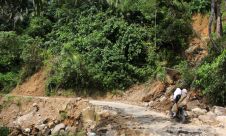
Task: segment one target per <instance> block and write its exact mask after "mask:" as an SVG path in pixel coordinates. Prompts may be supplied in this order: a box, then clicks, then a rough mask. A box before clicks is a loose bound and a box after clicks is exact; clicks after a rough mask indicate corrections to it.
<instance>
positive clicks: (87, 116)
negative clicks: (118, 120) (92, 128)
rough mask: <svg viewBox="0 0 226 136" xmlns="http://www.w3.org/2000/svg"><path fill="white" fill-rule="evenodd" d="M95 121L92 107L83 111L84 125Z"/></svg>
mask: <svg viewBox="0 0 226 136" xmlns="http://www.w3.org/2000/svg"><path fill="white" fill-rule="evenodd" d="M94 120H95V111H94V109H93V108H91V107H87V108H86V109H84V110H83V111H82V121H83V122H84V123H86V122H89V121H94Z"/></svg>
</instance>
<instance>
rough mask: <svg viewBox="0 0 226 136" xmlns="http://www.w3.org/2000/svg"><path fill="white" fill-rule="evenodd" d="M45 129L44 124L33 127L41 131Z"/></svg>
mask: <svg viewBox="0 0 226 136" xmlns="http://www.w3.org/2000/svg"><path fill="white" fill-rule="evenodd" d="M45 127H46V125H45V124H41V125H37V126H35V128H37V129H38V130H43V129H44V128H45Z"/></svg>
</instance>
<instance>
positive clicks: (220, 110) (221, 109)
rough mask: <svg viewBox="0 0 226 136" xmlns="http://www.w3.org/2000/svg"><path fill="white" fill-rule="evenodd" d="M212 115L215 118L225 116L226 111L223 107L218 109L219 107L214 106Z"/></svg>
mask: <svg viewBox="0 0 226 136" xmlns="http://www.w3.org/2000/svg"><path fill="white" fill-rule="evenodd" d="M213 108H214V113H215V114H216V115H217V116H224V115H226V109H225V108H224V107H220V106H214V107H213Z"/></svg>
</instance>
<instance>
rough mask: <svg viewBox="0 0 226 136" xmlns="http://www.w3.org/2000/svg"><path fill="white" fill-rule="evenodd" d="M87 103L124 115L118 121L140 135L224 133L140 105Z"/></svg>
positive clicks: (218, 129) (168, 135)
mask: <svg viewBox="0 0 226 136" xmlns="http://www.w3.org/2000/svg"><path fill="white" fill-rule="evenodd" d="M89 103H91V104H92V105H93V106H96V107H101V108H103V109H108V110H111V111H116V112H117V113H118V114H117V116H121V117H124V119H122V118H119V119H120V120H121V121H118V122H121V125H122V124H123V125H125V126H126V127H127V128H128V129H131V130H136V132H139V135H140V136H172V135H174V136H184V135H186V136H207V135H208V136H218V135H219V136H223V135H225V134H226V133H225V130H224V129H223V128H214V127H211V126H208V125H195V124H192V123H189V124H181V123H177V122H175V121H172V120H171V119H170V118H169V117H168V116H167V115H165V114H163V113H158V112H155V111H149V110H147V109H146V108H145V107H141V106H135V105H130V104H124V103H119V102H107V101H96V100H90V101H89ZM126 118H127V119H126ZM115 119H116V118H115ZM114 121H115V120H114ZM108 123H111V122H108ZM125 126H124V127H125ZM118 131H120V130H118ZM102 135H104V134H102ZM136 135H138V133H137V134H136Z"/></svg>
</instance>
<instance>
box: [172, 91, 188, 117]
mask: <svg viewBox="0 0 226 136" xmlns="http://www.w3.org/2000/svg"><path fill="white" fill-rule="evenodd" d="M187 93H188V92H187V90H186V89H182V90H181V89H180V88H177V89H176V90H175V91H174V93H173V99H172V100H173V103H174V104H173V107H172V108H171V112H172V114H171V115H172V118H174V117H175V116H176V113H177V110H178V107H179V106H181V105H183V104H184V103H182V102H183V100H184V99H185V98H186V97H187ZM185 104H186V103H185Z"/></svg>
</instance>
